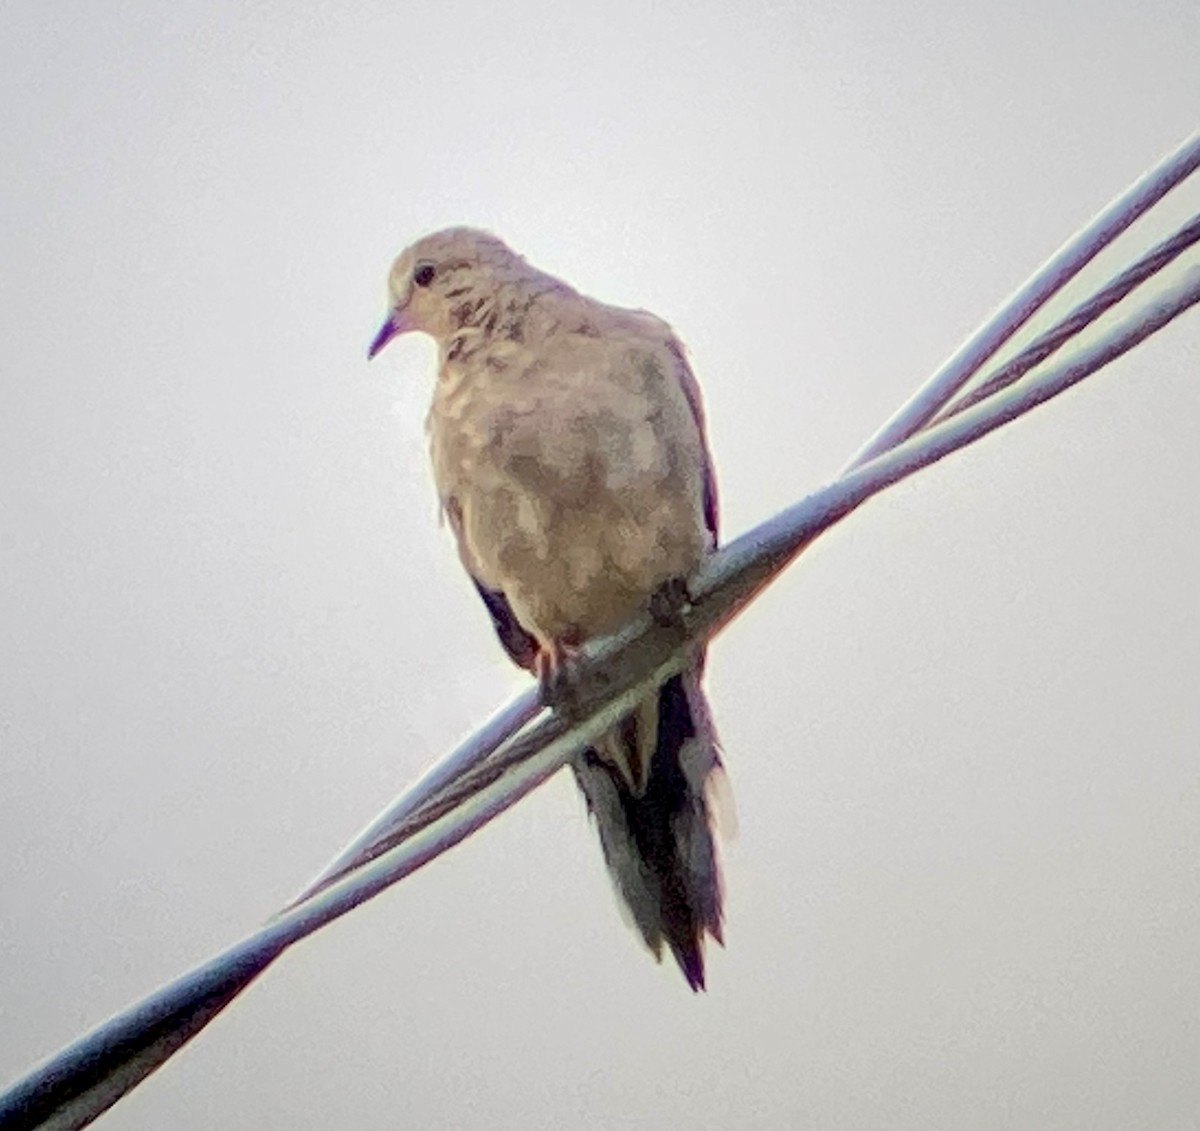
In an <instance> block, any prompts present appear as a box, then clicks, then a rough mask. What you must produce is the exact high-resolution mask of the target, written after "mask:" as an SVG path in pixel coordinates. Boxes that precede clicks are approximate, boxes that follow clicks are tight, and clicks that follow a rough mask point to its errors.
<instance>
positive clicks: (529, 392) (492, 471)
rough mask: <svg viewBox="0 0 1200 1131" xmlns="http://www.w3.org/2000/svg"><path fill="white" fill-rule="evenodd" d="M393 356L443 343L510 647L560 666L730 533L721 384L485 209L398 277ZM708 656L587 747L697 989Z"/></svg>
mask: <svg viewBox="0 0 1200 1131" xmlns="http://www.w3.org/2000/svg"><path fill="white" fill-rule="evenodd" d="M388 289H389V299H390V308H389V312H388V316H387V320H386V321H385V322H384V324H383V327H382V328H381V329H380V331H379V333H378V335H377V336H376V338H375V340H374V341H373V342H372V343H371V347H370V351H369V354H368V356H369V357H374V356H375V355H376V354H377V353H378V352H379V351H380V350H381V349H383V347H384V346H385V345H387V343H388V342H390V341H391V340H392V339H393V338H394V337H396V336H397V335H399V334H403V333H406V332H408V331H412V330H420V331H423V332H424V333H427V334H429V335H430V336H431V337H432V338H433V339H434V341H435V342H436V343H437V346H438V378H437V385H436V386H435V389H434V394H433V404H432V407H431V409H430V412H429V417H428V421H427V428H428V432H429V439H430V452H431V456H432V462H433V475H434V480H435V482H436V485H437V490H438V494H439V497H440V500H441V506H442V510H443V512H444V514H445V515H446V518H447V520H448V522H449V525H450V527H451V529H452V531H453V532H454V537H455V540H456V541H457V543H458V552H459V556H460V558H461V559H462V563H463V565H464V566H465V567H466V570H467V573H468V574H469V575H470V577H471V580H472V581H473V582H474V583H475V587H476V589H477V590H478V591H479V595H480V596H481V597H482V598H483V602H484V604H485V605H486V606H487V609H488V612H489V613H490V614H491V618H492V621H493V623H494V626H495V629H496V632H497V635H498V636H499V638H500V642H501V644H502V645H503V646H504V648H505V650H506V651H507V652H508V654H509V656H510V657H511V658H512V659H513V660H514V661H516V662H517V663H518V664H520V665H521V666H523V667H525V668H528V669H529V670H531V671H534V672H536V673H537V674H538V675H539V676H541V677H542V678H543V679H546V678H549V677H553V676H554V675H555V674H556V673H557V672H559V670H560V669H561V668H562V666H563V665H564V662H565V661H567V660H568V659H569V657H570V655H571V652H572V651H573V650H574V649H575V648H577V647H578V646H579V644H581V643H582V642H583V641H585V640H587V639H589V638H591V637H594V636H599V635H603V634H605V633H609V632H611V631H613V630H614V629H616V628H618V627H620V626H621V625H622V624H623V623H624V622H626V621H627V620H629V618H630V617H632V616H633V615H634V614H635V613H637V612H638V611H640V610H644V609H645V607H646V605H647V602H648V600H649V599H650V598H652V597H653V596H654V595H655V594H657V593H660V592H665V591H669V589H670V586H671V584H672V582H677V581H678V579H680V578H682V577H685V576H686V575H687V574H689V573H690V572H691V571H692V570H693V569H694V568H695V566H696V565H697V564H698V563H699V561H700V560H701V558H702V557H703V556H704V555H705V554H707V553H709V552H710V551H711V550H712V549H713V548H714V547H715V546H716V539H717V504H716V491H715V486H714V481H713V470H712V462H711V459H710V457H709V453H708V447H707V442H706V440H705V435H704V418H703V413H702V409H701V404H700V392H699V389H698V387H697V385H696V381H695V378H694V377H693V376H692V373H691V370H690V369H689V368H688V363H687V360H686V358H685V356H684V351H683V347H682V345H681V344H680V343H679V341H678V340H677V339H676V338H675V336H674V334H673V333H672V332H671V329H670V327H669V326H667V325H666V324H665V323H664V322H662V321H660V320H659V319H658V318H655V317H654V316H653V315H650V314H647V313H645V312H643V311H635V310H623V309H620V308H618V307H614V306H607V305H605V304H603V303H600V302H596V301H595V300H593V299H589V298H585V297H584V296H582V295H580V294H578V293H577V292H576V291H574V290H572V289H571V288H570V287H569V286H567V285H566V284H565V283H563V282H561V281H559V280H558V279H555V278H553V277H552V276H550V275H547V274H545V273H543V272H541V271H539V270H537V269H536V268H534V267H531V266H530V265H529V264H528V263H526V262H525V261H524V260H523V259H522V258H521V257H520V256H518V255H517V254H516V253H515V252H513V251H511V250H510V249H509V248H508V247H507V246H506V245H505V244H504V243H502V242H501V241H500V240H499V239H497V238H496V237H494V236H492V235H489V234H487V233H485V232H480V231H476V230H474V229H471V228H451V229H448V230H446V231H441V232H436V233H434V234H432V235H429V236H426V237H425V238H423V239H421V240H419V241H418V242H417V243H415V244H413V246H412V247H410V248H408V249H407V250H406V251H404V252H403V253H402V254H401V255H400V257H399V258H398V259H397V260H396V261H395V263H394V265H393V266H392V269H391V273H390V276H389V280H388ZM702 667H703V654H702V652H697V654H696V655H695V657H694V658H693V660H692V661H691V663H690V666H689V667H688V668H687V669H686V670H685V671H684V672H682V673H681V674H679V675H676V676H672V677H671V678H670V679H668V680H667V681H666V682H665V683H664V684H663V685H662V686H661V687H660V688H659V689H658V691H657V693H656V694H655V695H654V696H652V697H651V698H650V699H648V700H647V701H646V702H645V703H643V704H642V705H641V706H639V708H638V709H637V710H635V711H634V712H633V713H632V714H631V715H630V716H629V717H628V718H626V719H625V720H623V721H622V722H621V723H620V724H619V725H618V726H617V727H616V728H614V730H613V731H612V732H611V733H609V734H607V735H605V736H604V737H603V738H601V739H600V740H598V741H597V743H596V745H595V747H594V748H593V749H591V750H588V751H586V752H585V753H584V754H583V755H582V756H580V757H578V758H577V759H575V761H574V762H573V764H572V768H573V770H574V773H575V777H576V779H577V781H578V782H579V785H580V787H581V788H582V790H583V793H584V796H585V798H586V800H587V804H588V807H589V809H590V810H591V812H592V814H593V815H594V817H595V819H596V823H597V826H598V829H599V833H600V840H601V845H602V847H603V850H604V856H605V860H606V861H607V864H608V868H609V871H610V873H611V875H612V877H613V880H614V882H615V885H616V888H617V891H618V893H619V894H620V896H621V898H622V899H623V901H624V903H625V905H626V907H627V908H628V910H629V912H630V913H631V915H632V917H633V920H634V923H635V924H636V926H637V927H638V929H639V930H640V931H641V933H642V936H643V937H644V939H645V941H646V944H647V945H648V946H649V948H650V950H651V951H652V952H653V953H654V955H655V956H656V957H658V958H661V952H662V944H663V943H664V942H665V943H666V944H667V946H669V947H670V949H671V951H672V952H673V953H674V955H675V958H676V960H677V961H678V963H679V966H680V968H681V969H682V971H683V974H684V976H685V977H686V978H687V981H688V984H689V985H690V986H691V987H692V989H694V990H696V989H702V988H703V987H704V952H703V951H704V939H705V935H706V934H708V935H712V936H713V937H714V938H716V939H717V941H718V942H719V941H721V922H722V909H721V880H720V875H719V871H718V863H717V855H716V848H715V845H714V842H713V832H712V827H713V821H714V816H715V813H714V806H715V805H716V796H715V793H714V789H713V787H714V786H715V785H716V784H717V782H718V780H719V778H720V775H721V774H722V770H721V761H720V754H719V750H718V745H717V738H716V734H715V732H714V730H713V726H712V722H711V720H710V718H709V711H708V705H707V703H706V701H705V698H704V693H703V691H702V690H701V687H700V675H701V670H702Z"/></svg>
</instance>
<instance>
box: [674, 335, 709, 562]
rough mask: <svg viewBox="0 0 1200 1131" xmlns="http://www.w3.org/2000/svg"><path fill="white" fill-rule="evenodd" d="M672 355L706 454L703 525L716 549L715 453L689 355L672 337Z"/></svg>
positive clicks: (702, 448) (701, 445)
mask: <svg viewBox="0 0 1200 1131" xmlns="http://www.w3.org/2000/svg"><path fill="white" fill-rule="evenodd" d="M669 345H670V350H671V353H672V354H673V355H674V357H675V361H676V367H675V371H676V373H677V374H678V376H679V384H680V386H681V387H682V388H683V395H684V396H685V397H686V398H687V402H688V407H689V408H690V409H691V410H692V416H693V417H694V418H695V421H696V429H697V430H698V431H699V433H700V448H701V450H702V451H703V453H704V467H703V469H702V471H701V474H702V477H703V490H704V524H705V525H706V526H707V527H708V532H709V533H710V534H711V535H712V544H713V548H714V549H715V548H716V545H717V525H718V508H717V476H716V473H715V472H714V471H713V461H712V453H711V452H710V451H709V448H708V429H707V428H706V427H705V424H704V401H703V398H702V397H701V395H700V383H699V382H698V381H697V380H696V375H695V374H694V373H693V372H692V367H691V366H690V365H688V360H687V354H686V352H685V351H684V348H683V346H682V344H681V343H680V342H679V340H678V339H676V338H675V337H673V336H672V338H671V339H670V342H669Z"/></svg>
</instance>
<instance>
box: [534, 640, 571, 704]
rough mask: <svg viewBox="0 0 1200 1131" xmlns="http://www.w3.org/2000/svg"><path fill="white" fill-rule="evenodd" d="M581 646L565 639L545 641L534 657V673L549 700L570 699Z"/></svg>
mask: <svg viewBox="0 0 1200 1131" xmlns="http://www.w3.org/2000/svg"><path fill="white" fill-rule="evenodd" d="M578 654H579V648H578V646H577V645H575V644H568V643H567V642H566V641H563V640H552V641H550V642H549V643H543V644H542V645H541V647H539V648H538V651H537V654H536V655H535V656H534V657H533V674H534V675H536V676H537V680H538V683H539V684H541V688H542V698H543V699H545V700H546V701H547V702H551V703H552V702H554V701H556V700H560V699H569V698H570V696H571V691H572V688H573V687H574V678H573V677H574V667H575V659H576V657H577V656H578Z"/></svg>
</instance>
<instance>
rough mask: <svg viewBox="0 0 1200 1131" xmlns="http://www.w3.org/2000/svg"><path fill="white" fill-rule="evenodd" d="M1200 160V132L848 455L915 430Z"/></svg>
mask: <svg viewBox="0 0 1200 1131" xmlns="http://www.w3.org/2000/svg"><path fill="white" fill-rule="evenodd" d="M1198 166H1200V132H1197V133H1194V134H1192V136H1191V137H1189V138H1187V139H1186V140H1185V141H1184V142H1183V143H1182V144H1181V145H1180V146H1179V147H1178V148H1177V149H1176V150H1175V151H1174V152H1173V153H1170V154H1168V155H1167V156H1166V157H1164V158H1163V159H1162V160H1161V161H1160V162H1159V163H1158V164H1157V165H1155V166H1154V168H1152V169H1151V170H1150V171H1149V172H1148V173H1145V174H1144V175H1143V176H1141V177H1140V178H1138V180H1137V181H1135V182H1134V183H1133V184H1132V185H1131V186H1130V187H1129V188H1128V189H1126V191H1125V192H1123V193H1122V194H1121V195H1120V196H1119V197H1117V198H1116V199H1115V200H1114V201H1113V202H1112V203H1111V204H1110V205H1108V207H1107V208H1105V209H1104V210H1103V211H1102V212H1101V213H1099V215H1097V216H1096V218H1095V219H1094V220H1092V222H1091V223H1090V224H1088V226H1087V227H1086V228H1084V229H1083V230H1082V231H1080V232H1078V233H1077V234H1076V235H1074V236H1072V237H1071V239H1069V240H1068V241H1067V242H1066V243H1065V244H1063V246H1062V247H1061V248H1059V250H1058V251H1056V252H1055V253H1054V255H1052V256H1051V257H1050V258H1049V259H1048V260H1047V261H1046V262H1045V263H1044V264H1043V265H1042V267H1041V268H1040V269H1039V270H1038V271H1037V272H1035V273H1034V275H1033V276H1032V277H1031V278H1030V279H1029V281H1028V282H1026V283H1025V284H1023V285H1022V286H1021V288H1020V289H1019V290H1017V291H1016V293H1015V294H1013V295H1012V296H1011V297H1010V298H1009V299H1008V300H1007V301H1006V302H1005V303H1004V304H1003V305H1002V306H1001V308H1000V309H999V310H998V311H997V312H996V313H995V314H994V315H993V316H992V317H991V318H990V319H988V321H987V322H986V323H984V325H983V326H981V327H980V328H979V329H978V330H976V331H975V333H974V334H972V335H971V337H970V338H968V339H967V340H966V341H965V342H964V343H963V344H962V345H961V346H959V348H958V349H957V350H956V351H955V352H954V354H953V355H952V356H951V357H950V358H949V360H947V361H946V362H945V363H944V364H943V365H942V367H941V368H940V369H939V370H938V371H937V372H936V373H935V374H934V375H933V377H931V378H930V379H929V381H927V382H926V383H925V384H924V385H923V386H922V387H921V389H920V390H918V392H917V393H916V395H915V396H913V397H912V398H911V399H910V400H908V401H907V402H906V403H905V404H904V405H902V406H901V407H900V408H899V409H898V410H897V411H896V413H894V414H893V416H892V418H891V419H890V420H889V421H888V422H887V423H886V424H885V425H884V426H883V427H882V428H880V429H879V431H878V432H876V433H875V435H874V436H872V437H871V439H870V440H868V441H867V442H866V444H864V445H863V447H862V448H861V449H860V450H859V452H858V453H857V455H855V457H854V458H853V459H852V460H851V461H850V464H849V467H859V466H861V465H862V464H864V463H867V462H868V461H869V460H871V459H873V458H874V457H875V456H877V455H879V454H880V453H881V452H884V451H886V450H887V449H888V448H892V447H895V446H896V444H898V443H899V442H900V441H901V440H905V439H907V438H908V437H909V436H912V435H913V434H915V433H916V432H917V431H918V430H919V429H920V428H922V427H923V426H924V425H925V424H926V423H928V422H929V421H930V420H932V419H933V417H934V415H935V414H936V413H937V412H938V411H939V410H940V409H941V408H942V406H943V405H945V403H946V402H947V401H948V400H949V399H950V398H951V397H953V396H954V394H955V393H956V392H958V390H959V389H961V388H962V387H963V386H964V385H965V384H966V383H967V382H968V381H969V380H970V379H971V378H972V377H973V376H974V375H975V374H976V373H977V372H978V371H979V370H980V368H981V367H982V366H983V365H984V364H986V362H987V360H988V358H990V357H992V356H993V354H995V352H996V351H997V350H998V349H999V348H1000V347H1001V346H1002V345H1003V344H1004V343H1005V342H1006V341H1008V339H1009V338H1011V337H1012V336H1013V334H1015V333H1016V332H1017V331H1018V330H1019V329H1020V328H1021V327H1022V326H1023V325H1025V323H1026V322H1027V321H1028V320H1029V319H1030V318H1031V317H1032V316H1033V314H1034V313H1035V311H1037V310H1038V309H1040V308H1041V307H1042V306H1043V305H1045V303H1046V302H1047V300H1048V299H1050V298H1052V297H1053V296H1054V295H1055V294H1056V293H1057V292H1058V291H1059V290H1061V289H1062V288H1063V287H1064V286H1065V285H1066V284H1067V283H1068V282H1069V281H1070V280H1071V279H1073V278H1074V277H1075V276H1076V275H1077V274H1079V272H1080V271H1081V270H1082V269H1083V268H1084V267H1086V266H1087V264H1088V263H1090V262H1091V261H1092V260H1093V259H1094V258H1095V257H1096V256H1097V255H1098V254H1099V253H1100V252H1101V251H1102V250H1103V249H1104V248H1105V247H1107V246H1108V244H1110V243H1111V242H1112V241H1113V240H1114V239H1116V238H1117V236H1119V235H1120V234H1121V233H1122V232H1123V231H1125V229H1126V228H1128V227H1129V226H1130V225H1131V224H1132V223H1133V222H1134V221H1135V220H1137V219H1138V218H1139V217H1140V216H1142V215H1143V214H1144V213H1146V212H1147V211H1149V210H1150V209H1151V208H1152V207H1153V206H1154V205H1155V204H1157V203H1158V202H1159V201H1160V200H1161V199H1162V198H1163V197H1164V196H1166V195H1167V193H1168V192H1170V191H1171V189H1173V188H1174V187H1175V186H1176V185H1178V184H1179V183H1180V182H1181V181H1183V180H1185V179H1186V178H1187V177H1189V176H1190V175H1191V174H1192V173H1193V172H1194V171H1195V170H1196V168H1197V167H1198Z"/></svg>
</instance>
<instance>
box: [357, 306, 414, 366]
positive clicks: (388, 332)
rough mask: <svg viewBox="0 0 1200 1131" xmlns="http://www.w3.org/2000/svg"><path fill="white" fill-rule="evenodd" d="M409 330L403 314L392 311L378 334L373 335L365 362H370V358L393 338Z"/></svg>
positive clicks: (409, 327)
mask: <svg viewBox="0 0 1200 1131" xmlns="http://www.w3.org/2000/svg"><path fill="white" fill-rule="evenodd" d="M410 329H412V327H411V326H409V325H408V322H407V320H406V319H405V317H404V312H403V311H400V310H393V311H392V313H391V314H389V315H388V317H387V321H385V322H384V324H383V325H382V326H380V327H379V333H378V334H376V335H375V337H374V339H373V340H372V342H371V345H370V347H369V348H368V349H367V360H368V361H370V360H371V358H373V357H374V356H375V355H376V354H377V353H378V352H379V351H380V350H381V349H383V347H384V346H386V345H387V344H388V342H390V341H391V340H392V339H393V338H395V337H398V336H399V335H400V334H403V333H405V332H406V331H408V330H410Z"/></svg>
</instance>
